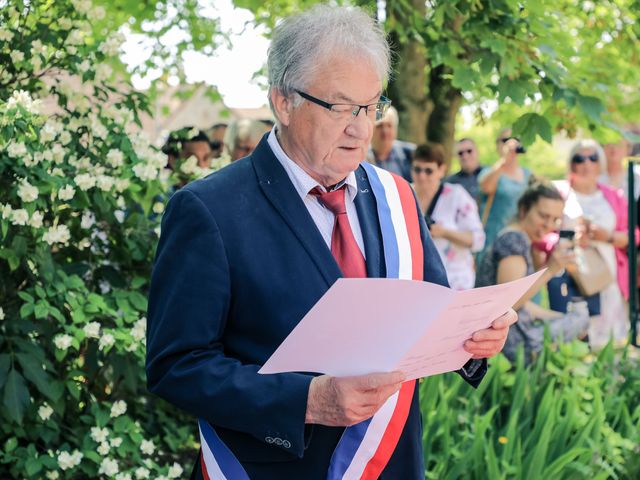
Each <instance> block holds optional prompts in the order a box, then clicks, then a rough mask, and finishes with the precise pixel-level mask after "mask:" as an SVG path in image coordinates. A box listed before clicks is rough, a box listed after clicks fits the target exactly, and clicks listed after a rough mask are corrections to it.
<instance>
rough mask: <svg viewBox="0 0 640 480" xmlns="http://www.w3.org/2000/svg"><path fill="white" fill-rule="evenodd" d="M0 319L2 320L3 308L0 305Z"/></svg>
mask: <svg viewBox="0 0 640 480" xmlns="http://www.w3.org/2000/svg"><path fill="white" fill-rule="evenodd" d="M0 320H4V310H3V309H2V307H0Z"/></svg>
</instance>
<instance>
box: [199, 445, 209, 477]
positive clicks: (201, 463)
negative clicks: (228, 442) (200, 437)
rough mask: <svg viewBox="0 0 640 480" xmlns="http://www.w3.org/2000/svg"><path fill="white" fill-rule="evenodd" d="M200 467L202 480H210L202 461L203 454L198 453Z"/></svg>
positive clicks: (204, 463) (205, 465)
mask: <svg viewBox="0 0 640 480" xmlns="http://www.w3.org/2000/svg"><path fill="white" fill-rule="evenodd" d="M200 467H202V478H203V479H204V480H211V477H209V472H207V464H206V462H205V461H204V453H202V452H200Z"/></svg>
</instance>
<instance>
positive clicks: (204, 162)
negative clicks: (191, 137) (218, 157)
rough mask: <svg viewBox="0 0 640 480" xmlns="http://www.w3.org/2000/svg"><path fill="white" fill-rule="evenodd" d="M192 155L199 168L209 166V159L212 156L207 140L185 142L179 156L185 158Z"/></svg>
mask: <svg viewBox="0 0 640 480" xmlns="http://www.w3.org/2000/svg"><path fill="white" fill-rule="evenodd" d="M192 155H193V156H194V157H196V159H197V160H198V166H199V167H200V168H209V167H211V159H212V158H213V157H212V151H211V145H209V142H201V141H198V142H186V143H185V144H184V145H183V147H182V151H181V152H180V157H181V158H185V159H186V158H189V157H190V156H192Z"/></svg>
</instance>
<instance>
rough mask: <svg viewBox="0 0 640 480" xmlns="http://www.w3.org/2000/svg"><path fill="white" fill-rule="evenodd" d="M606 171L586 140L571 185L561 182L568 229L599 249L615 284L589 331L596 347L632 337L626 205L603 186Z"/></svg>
mask: <svg viewBox="0 0 640 480" xmlns="http://www.w3.org/2000/svg"><path fill="white" fill-rule="evenodd" d="M605 168H606V163H605V158H604V152H603V150H602V147H600V145H599V144H598V143H597V142H595V141H593V140H581V141H579V142H577V143H576V144H575V145H574V147H573V148H572V150H571V153H570V155H569V178H568V181H564V182H556V186H557V187H558V188H559V190H560V191H561V193H562V194H563V196H564V198H565V199H566V204H565V208H564V220H563V228H564V229H573V230H576V232H577V238H579V239H580V240H579V243H580V246H581V247H583V248H586V247H589V246H592V247H594V248H595V249H596V250H597V251H598V252H599V254H600V255H601V256H602V258H603V259H604V260H605V263H606V265H607V267H608V268H609V270H610V272H611V278H612V281H611V283H610V284H609V286H608V287H606V288H605V289H604V290H602V291H601V292H600V312H601V313H600V315H599V316H595V317H592V320H591V325H590V327H589V343H590V344H591V346H592V347H595V348H599V347H602V346H603V345H604V344H606V343H607V342H608V341H609V338H610V337H611V336H613V339H614V341H616V342H624V341H625V340H626V338H627V333H628V318H627V313H626V305H625V300H626V299H628V298H629V280H628V272H627V270H628V266H629V258H628V256H627V250H626V248H627V244H628V243H629V236H628V234H627V228H628V224H627V201H626V199H625V197H624V193H623V192H622V190H620V189H613V188H611V187H609V186H606V185H604V184H601V183H598V177H599V175H600V174H601V172H603V171H604V169H605Z"/></svg>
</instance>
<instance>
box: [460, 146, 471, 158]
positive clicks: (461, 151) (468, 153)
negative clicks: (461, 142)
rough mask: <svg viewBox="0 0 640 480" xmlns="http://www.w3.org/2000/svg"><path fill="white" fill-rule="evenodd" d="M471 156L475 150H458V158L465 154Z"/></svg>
mask: <svg viewBox="0 0 640 480" xmlns="http://www.w3.org/2000/svg"><path fill="white" fill-rule="evenodd" d="M465 153H466V154H467V155H471V154H472V153H473V149H471V148H467V149H466V150H458V156H459V157H461V156H463V155H464V154H465Z"/></svg>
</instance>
